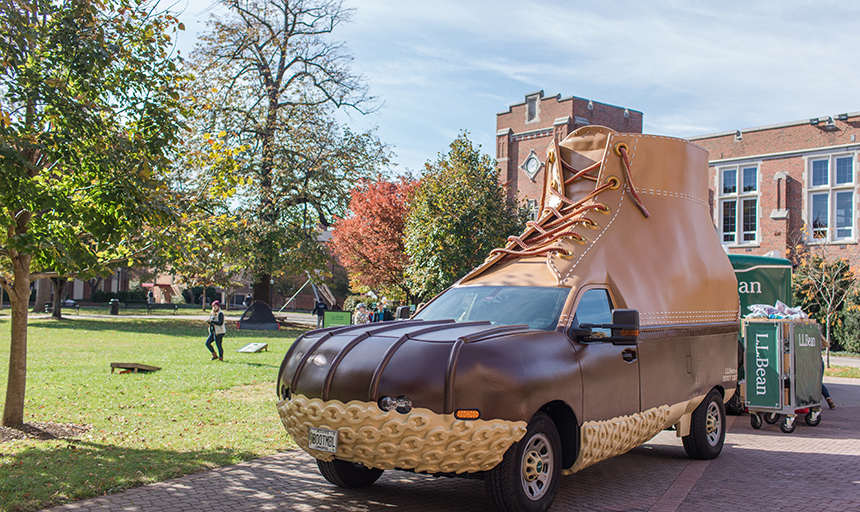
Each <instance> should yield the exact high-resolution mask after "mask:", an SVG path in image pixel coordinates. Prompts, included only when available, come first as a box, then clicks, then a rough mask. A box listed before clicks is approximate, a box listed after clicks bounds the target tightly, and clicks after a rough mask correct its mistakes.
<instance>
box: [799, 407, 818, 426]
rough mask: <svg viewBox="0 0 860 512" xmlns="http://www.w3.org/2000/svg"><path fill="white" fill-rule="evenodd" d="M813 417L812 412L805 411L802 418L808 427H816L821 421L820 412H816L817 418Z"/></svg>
mask: <svg viewBox="0 0 860 512" xmlns="http://www.w3.org/2000/svg"><path fill="white" fill-rule="evenodd" d="M813 417H814V416H813V412H812V411H809V412H808V413H806V416H805V417H804V418H803V419H804V420H805V421H806V424H807V425H809V426H810V427H817V426H818V424H819V423H821V412H819V413H818V417H817V418H815V419H812V418H813Z"/></svg>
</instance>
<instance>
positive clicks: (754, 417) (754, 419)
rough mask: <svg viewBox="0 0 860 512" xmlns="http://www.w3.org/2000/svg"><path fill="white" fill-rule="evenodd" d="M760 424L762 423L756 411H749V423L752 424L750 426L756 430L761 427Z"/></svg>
mask: <svg viewBox="0 0 860 512" xmlns="http://www.w3.org/2000/svg"><path fill="white" fill-rule="evenodd" d="M761 424H762V422H761V415H759V413H757V412H751V413H750V425H751V426H752V428H754V429H756V430H758V429H760V428H761Z"/></svg>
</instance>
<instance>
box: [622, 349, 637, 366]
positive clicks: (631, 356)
mask: <svg viewBox="0 0 860 512" xmlns="http://www.w3.org/2000/svg"><path fill="white" fill-rule="evenodd" d="M621 358H622V359H624V360H625V361H627V362H628V363H631V362H633V361H635V360H636V351H635V350H633V349H632V348H625V349H624V350H623V351H621Z"/></svg>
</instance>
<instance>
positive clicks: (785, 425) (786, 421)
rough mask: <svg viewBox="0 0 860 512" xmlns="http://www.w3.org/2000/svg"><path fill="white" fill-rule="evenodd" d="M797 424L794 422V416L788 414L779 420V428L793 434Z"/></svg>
mask: <svg viewBox="0 0 860 512" xmlns="http://www.w3.org/2000/svg"><path fill="white" fill-rule="evenodd" d="M795 427H796V425H795V424H794V417H789V416H786V417H785V418H783V419H782V421H780V422H779V429H780V430H782V431H783V432H785V433H786V434H791V433H792V432H794V428H795Z"/></svg>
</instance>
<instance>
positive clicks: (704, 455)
mask: <svg viewBox="0 0 860 512" xmlns="http://www.w3.org/2000/svg"><path fill="white" fill-rule="evenodd" d="M725 425H726V409H725V407H723V396H722V395H721V394H720V392H719V391H717V390H716V389H712V390H711V392H710V393H708V396H706V397H705V399H704V400H702V403H700V404H699V406H698V407H696V410H695V411H693V418H692V421H691V422H690V435H688V436H684V437H682V438H681V440H682V441H683V442H684V451H686V452H687V455H689V456H690V458H693V459H701V460H710V459H714V458H716V457H717V455H719V454H720V452H721V451H722V450H723V441H725V439H726V429H725Z"/></svg>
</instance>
